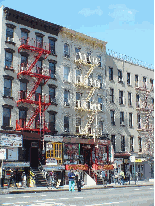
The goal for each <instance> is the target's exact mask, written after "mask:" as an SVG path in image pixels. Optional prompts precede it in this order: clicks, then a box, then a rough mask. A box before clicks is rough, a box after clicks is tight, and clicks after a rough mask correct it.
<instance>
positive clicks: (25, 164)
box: [3, 162, 30, 167]
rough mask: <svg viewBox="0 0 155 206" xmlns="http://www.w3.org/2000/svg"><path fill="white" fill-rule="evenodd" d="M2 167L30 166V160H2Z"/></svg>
mask: <svg viewBox="0 0 155 206" xmlns="http://www.w3.org/2000/svg"><path fill="white" fill-rule="evenodd" d="M3 167H30V162H3Z"/></svg>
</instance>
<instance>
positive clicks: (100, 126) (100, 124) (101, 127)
mask: <svg viewBox="0 0 155 206" xmlns="http://www.w3.org/2000/svg"><path fill="white" fill-rule="evenodd" d="M102 134H103V121H99V135H102Z"/></svg>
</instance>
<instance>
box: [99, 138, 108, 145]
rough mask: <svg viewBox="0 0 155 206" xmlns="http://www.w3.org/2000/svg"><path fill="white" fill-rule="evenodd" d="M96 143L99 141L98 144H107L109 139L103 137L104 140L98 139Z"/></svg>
mask: <svg viewBox="0 0 155 206" xmlns="http://www.w3.org/2000/svg"><path fill="white" fill-rule="evenodd" d="M98 143H99V144H106V145H107V144H110V141H109V140H106V139H104V140H101V139H100V140H98Z"/></svg>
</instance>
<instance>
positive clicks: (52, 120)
mask: <svg viewBox="0 0 155 206" xmlns="http://www.w3.org/2000/svg"><path fill="white" fill-rule="evenodd" d="M49 129H50V130H51V133H52V134H53V133H55V114H54V113H51V114H50V113H49Z"/></svg>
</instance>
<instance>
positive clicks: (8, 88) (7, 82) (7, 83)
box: [4, 78, 12, 97]
mask: <svg viewBox="0 0 155 206" xmlns="http://www.w3.org/2000/svg"><path fill="white" fill-rule="evenodd" d="M11 95H12V80H11V79H8V78H4V96H5V97H11Z"/></svg>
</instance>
